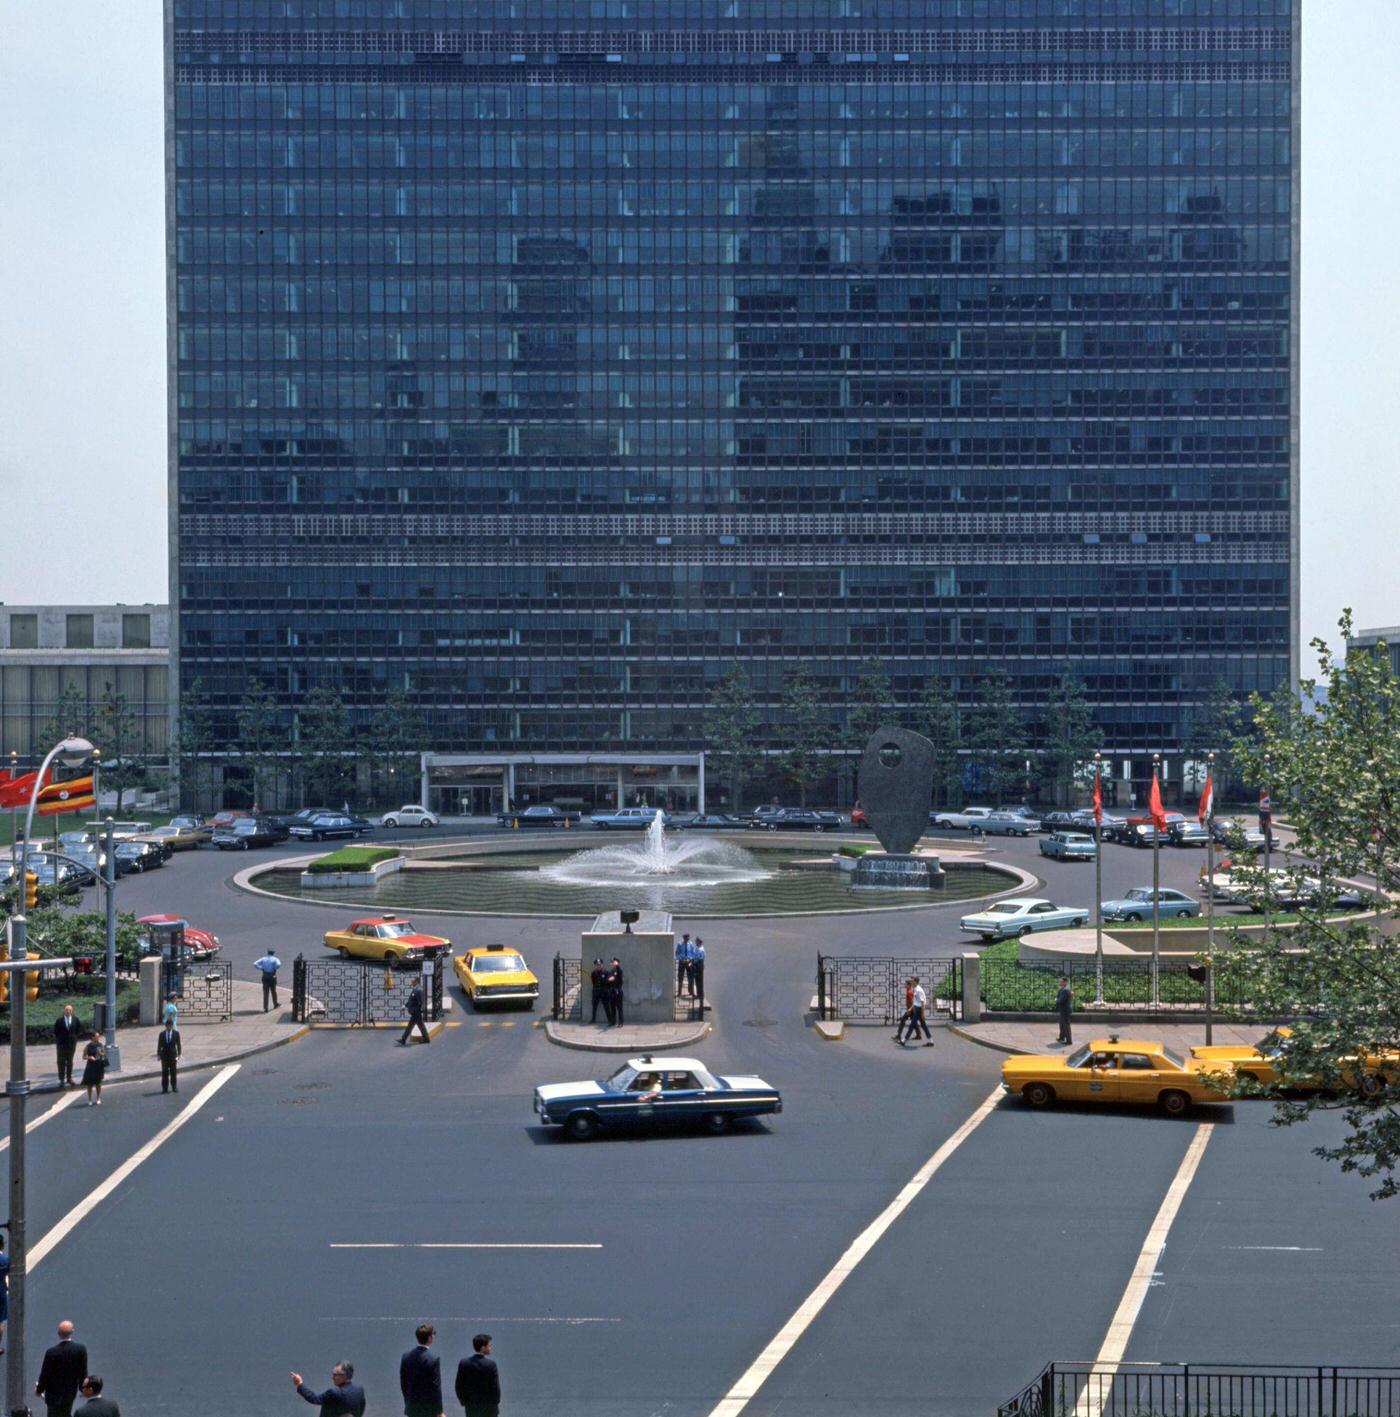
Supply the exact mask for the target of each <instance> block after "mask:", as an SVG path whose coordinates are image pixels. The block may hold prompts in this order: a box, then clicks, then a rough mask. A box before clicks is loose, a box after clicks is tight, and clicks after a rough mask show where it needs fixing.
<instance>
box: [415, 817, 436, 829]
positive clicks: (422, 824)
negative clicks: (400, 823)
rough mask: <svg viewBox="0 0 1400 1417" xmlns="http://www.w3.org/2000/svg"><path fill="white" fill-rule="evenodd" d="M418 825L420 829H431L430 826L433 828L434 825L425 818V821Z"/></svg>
mask: <svg viewBox="0 0 1400 1417" xmlns="http://www.w3.org/2000/svg"><path fill="white" fill-rule="evenodd" d="M418 825H419V826H420V827H430V826H432V825H433V824H432V822H430V821H429V820H428V819H427V818H426V817H424V818H423V820H422V821H421V822H419V823H418Z"/></svg>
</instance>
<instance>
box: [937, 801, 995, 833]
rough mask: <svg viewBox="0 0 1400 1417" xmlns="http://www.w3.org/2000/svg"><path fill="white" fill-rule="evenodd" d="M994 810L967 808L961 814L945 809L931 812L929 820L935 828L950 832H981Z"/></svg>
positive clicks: (990, 808)
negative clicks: (945, 829)
mask: <svg viewBox="0 0 1400 1417" xmlns="http://www.w3.org/2000/svg"><path fill="white" fill-rule="evenodd" d="M994 810H995V808H992V807H967V808H964V809H963V810H962V811H961V812H953V811H950V810H949V809H947V808H946V807H945V808H944V809H943V810H942V811H933V812H930V813H929V814H928V819H929V821H930V822H932V823H933V825H934V826H936V827H945V828H947V829H948V830H949V831H970V832H971V831H980V830H981V829H982V828H983V827H984V826H985V825H986V821H987V818H988V817H990V816H991V815H992V813H993V811H994Z"/></svg>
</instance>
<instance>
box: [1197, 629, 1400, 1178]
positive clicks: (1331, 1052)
mask: <svg viewBox="0 0 1400 1417" xmlns="http://www.w3.org/2000/svg"><path fill="white" fill-rule="evenodd" d="M1340 629H1341V636H1342V639H1343V641H1345V640H1346V638H1347V637H1348V636H1349V635H1350V633H1351V612H1350V611H1348V612H1346V613H1345V614H1344V615H1343V617H1342V619H1341V621H1340ZM1313 647H1314V649H1315V650H1316V651H1317V657H1318V665H1319V679H1318V680H1307V681H1305V682H1304V684H1303V686H1302V688H1303V695H1304V699H1305V701H1309V702H1310V703H1311V708H1310V711H1309V712H1306V713H1303V712H1300V711H1298V708H1297V705H1296V701H1294V700H1293V699H1292V698H1291V696H1290V697H1289V698H1287V699H1281V698H1273V699H1269V700H1264V699H1260V698H1259V697H1258V696H1256V697H1255V699H1254V701H1253V703H1254V712H1255V732H1254V733H1253V734H1251V735H1247V736H1245V737H1242V738H1241V739H1240V740H1237V742H1236V743H1235V745H1234V748H1233V753H1234V757H1235V760H1236V762H1237V763H1238V765H1239V769H1240V771H1241V774H1242V775H1243V777H1244V779H1245V781H1247V782H1249V783H1251V784H1252V783H1256V782H1264V781H1265V780H1266V778H1267V780H1268V783H1269V786H1270V788H1271V791H1272V795H1273V803H1274V813H1275V817H1276V820H1278V819H1281V820H1284V821H1286V822H1287V823H1288V824H1289V826H1290V827H1291V828H1292V830H1293V833H1294V836H1295V838H1296V840H1295V841H1294V842H1293V844H1292V846H1291V848H1290V852H1289V857H1287V858H1285V859H1290V858H1291V859H1293V860H1301V861H1305V862H1306V863H1307V874H1308V876H1309V877H1311V878H1314V879H1316V880H1318V881H1319V882H1320V883H1321V888H1320V890H1319V892H1318V896H1317V899H1316V901H1315V902H1313V903H1312V904H1309V905H1307V906H1305V907H1304V908H1303V909H1302V910H1301V911H1300V915H1301V919H1300V921H1299V923H1298V924H1297V925H1296V926H1294V927H1293V928H1292V929H1289V930H1269V931H1267V932H1266V934H1265V938H1264V940H1263V941H1262V943H1251V944H1249V945H1244V944H1240V945H1237V946H1235V947H1233V948H1230V949H1228V950H1225V951H1223V952H1222V951H1220V950H1217V952H1216V953H1217V974H1218V975H1219V976H1221V977H1222V979H1223V981H1224V990H1223V991H1222V992H1224V991H1233V990H1235V989H1241V990H1243V991H1245V992H1244V995H1243V996H1244V997H1246V998H1248V999H1249V1000H1250V1001H1251V1003H1252V1004H1253V1006H1254V1009H1255V1011H1256V1012H1257V1014H1258V1016H1260V1017H1263V1018H1290V1017H1291V1018H1293V1020H1294V1023H1293V1036H1292V1038H1291V1039H1290V1041H1289V1046H1288V1048H1287V1049H1285V1050H1284V1051H1283V1052H1282V1054H1281V1056H1280V1058H1279V1060H1278V1069H1279V1072H1280V1075H1281V1079H1282V1086H1281V1087H1280V1089H1279V1093H1280V1095H1279V1096H1277V1098H1276V1100H1275V1117H1274V1120H1275V1122H1276V1123H1278V1124H1280V1125H1285V1126H1286V1125H1291V1124H1295V1123H1298V1122H1302V1121H1303V1120H1304V1119H1306V1118H1307V1117H1309V1116H1310V1115H1311V1114H1312V1113H1313V1112H1315V1111H1319V1110H1322V1109H1329V1110H1332V1109H1335V1110H1339V1111H1340V1112H1341V1113H1342V1114H1343V1117H1344V1120H1345V1125H1346V1133H1345V1135H1344V1137H1343V1138H1342V1140H1341V1141H1340V1142H1339V1143H1338V1144H1336V1145H1323V1146H1319V1147H1318V1148H1316V1151H1317V1155H1319V1156H1321V1157H1324V1158H1326V1159H1327V1160H1330V1161H1334V1162H1336V1163H1338V1164H1339V1165H1340V1167H1341V1169H1342V1170H1343V1171H1353V1172H1356V1173H1358V1174H1359V1175H1362V1176H1365V1177H1367V1178H1369V1179H1371V1180H1373V1181H1375V1182H1376V1183H1377V1188H1376V1190H1374V1191H1373V1192H1372V1196H1373V1197H1374V1198H1377V1199H1379V1198H1382V1197H1392V1196H1395V1195H1397V1194H1400V1180H1397V1176H1396V1168H1397V1165H1400V1078H1397V1077H1396V1076H1395V1075H1394V1074H1391V1075H1390V1077H1389V1079H1388V1080H1386V1079H1384V1078H1382V1077H1380V1076H1379V1075H1378V1074H1377V1072H1376V1070H1375V1069H1374V1067H1372V1068H1368V1067H1367V1066H1366V1065H1365V1063H1364V1061H1362V1062H1358V1060H1365V1059H1367V1058H1375V1057H1376V1056H1377V1055H1379V1054H1384V1053H1386V1052H1387V1051H1389V1050H1397V1049H1400V952H1397V950H1396V949H1395V945H1394V939H1393V936H1394V934H1395V932H1396V929H1397V925H1398V924H1400V895H1397V892H1400V678H1397V676H1396V673H1395V670H1394V668H1393V667H1392V665H1391V662H1390V655H1389V652H1388V650H1387V649H1386V647H1385V646H1384V645H1381V646H1378V647H1377V648H1376V649H1374V650H1365V651H1359V652H1353V653H1351V654H1350V655H1348V656H1347V658H1346V660H1345V661H1344V662H1339V661H1337V660H1334V659H1333V657H1332V653H1331V651H1330V650H1329V649H1328V647H1327V645H1326V644H1325V643H1324V642H1323V641H1322V640H1314V641H1313ZM1319 681H1320V682H1321V683H1323V684H1324V685H1325V686H1326V690H1327V694H1326V698H1325V700H1319V699H1318V698H1317V697H1316V694H1315V690H1316V687H1317V684H1318V682H1319ZM1276 859H1277V858H1276ZM1357 879H1360V880H1363V881H1366V882H1368V883H1373V884H1374V885H1375V886H1378V887H1379V888H1380V891H1381V894H1379V895H1377V896H1376V898H1375V904H1376V906H1377V909H1376V913H1375V914H1374V915H1373V916H1366V917H1362V918H1359V919H1358V918H1356V917H1341V918H1338V917H1337V914H1336V911H1335V910H1329V909H1328V905H1329V902H1330V901H1332V900H1333V899H1334V898H1335V895H1336V893H1337V891H1338V889H1339V885H1340V883H1341V882H1343V881H1347V880H1357ZM1329 917H1330V918H1329ZM1226 996H1227V997H1228V994H1227V995H1226ZM1289 1084H1293V1085H1294V1086H1295V1087H1296V1086H1310V1087H1311V1088H1313V1089H1316V1088H1317V1087H1318V1086H1319V1085H1320V1086H1321V1087H1322V1088H1323V1089H1325V1090H1323V1091H1317V1090H1309V1091H1305V1092H1297V1093H1289V1094H1288V1095H1286V1096H1285V1095H1282V1094H1283V1092H1284V1090H1285V1089H1286V1088H1287V1087H1288V1085H1289ZM1234 1090H1235V1091H1237V1092H1241V1093H1244V1092H1251V1091H1258V1090H1259V1089H1258V1088H1256V1087H1251V1086H1250V1085H1248V1084H1245V1083H1238V1082H1237V1083H1235V1084H1234Z"/></svg>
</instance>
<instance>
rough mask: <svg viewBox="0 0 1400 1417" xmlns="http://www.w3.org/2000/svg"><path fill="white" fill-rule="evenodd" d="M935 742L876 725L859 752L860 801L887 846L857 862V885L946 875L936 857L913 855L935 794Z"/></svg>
mask: <svg viewBox="0 0 1400 1417" xmlns="http://www.w3.org/2000/svg"><path fill="white" fill-rule="evenodd" d="M933 768H934V747H933V744H932V743H930V742H929V740H928V739H927V738H925V737H923V736H922V735H921V734H918V733H911V732H910V731H909V730H908V729H907V728H891V727H881V728H878V729H876V731H875V733H874V734H873V735H872V737H871V739H870V741H869V742H868V743H867V744H866V745H865V752H864V753H862V754H861V759H860V772H859V776H858V778H857V791H858V792H859V794H860V805H861V806H862V807H863V808H864V809H865V815H866V818H867V819H868V821H869V822H870V825H871V827H872V828H873V829H874V832H875V835H876V836H877V837H879V839H880V845H881V846H883V847H884V848H885V854H884V855H883V856H877V855H867V856H863V857H861V859H860V861H858V862H857V863H856V869H855V880H854V882H853V884H854V885H855V887H856V888H857V889H860V888H862V887H866V888H872V889H881V890H922V891H927V890H929V889H937V888H939V887H941V886H942V884H943V881H944V874H943V871H942V870H941V869H940V867H939V863H938V861H937V859H936V858H930V857H924V856H911V855H910V854H909V853H910V852H911V851H912V850H913V848H914V845H915V843H916V842H917V841H918V840H919V838H920V837H921V836H922V835H923V834H924V832H925V831H926V830H927V829H928V809H929V802H930V800H931V798H932V796H933Z"/></svg>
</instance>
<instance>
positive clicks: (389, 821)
mask: <svg viewBox="0 0 1400 1417" xmlns="http://www.w3.org/2000/svg"><path fill="white" fill-rule="evenodd" d="M398 824H399V819H398V818H397V817H385V819H384V825H385V826H386V827H396V826H398Z"/></svg>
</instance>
